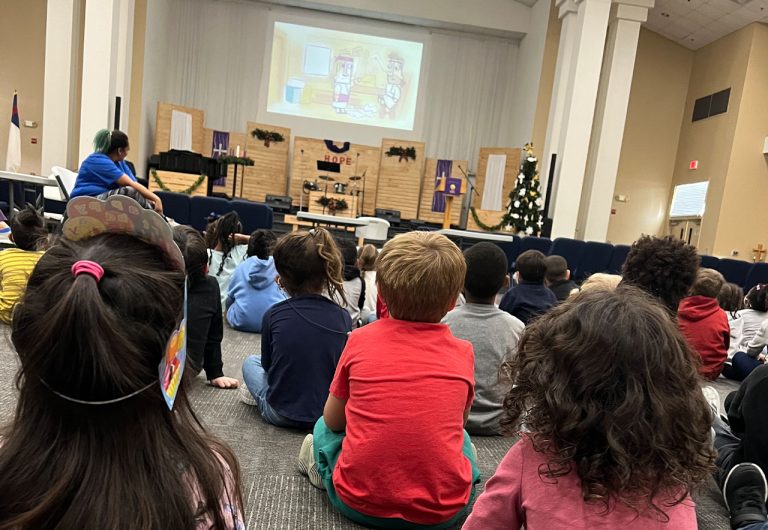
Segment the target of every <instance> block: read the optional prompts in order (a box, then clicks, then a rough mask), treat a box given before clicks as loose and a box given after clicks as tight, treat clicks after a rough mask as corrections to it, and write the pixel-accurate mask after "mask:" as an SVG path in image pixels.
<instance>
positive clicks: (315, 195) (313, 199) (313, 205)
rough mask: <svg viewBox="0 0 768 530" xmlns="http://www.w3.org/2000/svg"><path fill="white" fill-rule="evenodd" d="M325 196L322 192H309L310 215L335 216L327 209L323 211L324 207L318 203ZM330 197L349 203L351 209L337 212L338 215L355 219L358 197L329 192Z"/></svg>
mask: <svg viewBox="0 0 768 530" xmlns="http://www.w3.org/2000/svg"><path fill="white" fill-rule="evenodd" d="M329 189H330V186H329ZM324 196H325V193H323V192H322V191H310V192H309V212H310V213H324V214H327V215H333V213H332V212H329V211H328V210H327V209H326V210H323V206H322V205H321V204H319V203H318V202H317V199H319V198H320V197H324ZM305 197H306V196H305ZM328 197H330V198H333V199H344V200H345V201H347V205H348V206H349V208H348V209H346V210H344V211H341V212H336V215H340V216H342V217H355V212H356V211H357V197H355V196H354V195H342V194H340V193H331V192H330V191H329V192H328Z"/></svg>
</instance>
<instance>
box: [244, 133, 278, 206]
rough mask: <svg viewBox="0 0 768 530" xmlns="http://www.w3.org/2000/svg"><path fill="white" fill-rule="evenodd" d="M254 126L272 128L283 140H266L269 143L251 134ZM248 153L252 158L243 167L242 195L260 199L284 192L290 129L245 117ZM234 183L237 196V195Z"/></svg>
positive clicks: (250, 198)
mask: <svg viewBox="0 0 768 530" xmlns="http://www.w3.org/2000/svg"><path fill="white" fill-rule="evenodd" d="M254 129H264V130H266V131H274V132H278V133H280V134H282V135H283V137H284V138H285V141H284V142H270V144H269V147H267V146H265V145H264V141H263V140H259V139H258V138H254V137H253V136H251V131H253V130H254ZM245 135H246V137H247V142H246V143H245V145H246V146H247V152H248V157H249V158H252V159H253V163H254V165H253V166H250V167H247V168H245V181H244V182H243V194H242V196H243V198H245V199H248V200H251V201H258V202H264V200H265V198H266V196H267V195H285V188H286V186H287V184H288V147H289V146H290V145H291V130H290V129H288V128H286V127H276V126H274V125H266V124H263V123H254V122H251V121H249V122H248V123H247V127H246V133H245ZM239 191H240V186H239V185H238V196H239V195H240V193H239Z"/></svg>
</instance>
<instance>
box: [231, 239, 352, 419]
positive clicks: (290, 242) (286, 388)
mask: <svg viewBox="0 0 768 530" xmlns="http://www.w3.org/2000/svg"><path fill="white" fill-rule="evenodd" d="M273 257H274V259H275V267H276V268H277V274H278V277H277V278H278V282H279V285H280V287H281V288H282V289H283V290H285V292H287V293H288V295H289V296H290V298H288V299H287V300H284V301H282V302H279V303H277V304H275V305H273V306H272V307H271V308H270V309H268V310H267V312H266V313H264V319H263V320H262V324H261V357H257V356H255V355H251V356H250V357H248V358H247V359H246V360H245V362H244V363H243V379H244V380H245V385H243V390H242V391H241V393H240V398H241V400H242V401H243V402H244V403H247V404H249V405H255V406H256V407H258V409H259V411H260V412H261V417H262V419H263V420H264V421H266V422H267V423H271V424H272V425H277V426H278V427H294V428H299V429H304V428H312V426H313V425H314V423H315V421H317V418H319V417H320V416H321V415H322V414H323V405H324V404H325V400H326V398H327V397H328V387H329V386H330V384H331V380H332V379H333V373H334V371H335V370H336V363H338V361H339V357H340V356H341V351H342V350H343V349H344V345H345V344H346V343H347V335H348V334H349V331H350V330H351V329H352V321H351V319H350V318H349V313H347V312H346V311H345V310H344V308H343V307H340V306H339V305H338V304H337V303H336V302H334V301H333V300H332V299H331V298H334V297H336V296H339V297H340V298H341V299H342V300H344V287H343V285H342V270H343V265H342V262H341V255H340V254H339V249H338V248H336V243H334V241H333V236H331V234H329V233H328V231H327V230H325V229H323V228H317V229H314V230H312V231H310V232H292V233H290V234H288V235H286V236H285V237H283V238H282V239H281V240H280V241H279V242H278V243H277V246H276V247H275V252H274V256H273ZM324 293H328V295H329V296H330V297H331V298H328V297H326V296H323V294H324Z"/></svg>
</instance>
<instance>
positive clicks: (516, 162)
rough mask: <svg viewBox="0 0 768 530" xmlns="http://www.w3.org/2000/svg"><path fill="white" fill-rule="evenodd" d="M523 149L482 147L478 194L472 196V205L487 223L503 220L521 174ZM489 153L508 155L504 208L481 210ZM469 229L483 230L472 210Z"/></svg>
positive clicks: (477, 185) (478, 170)
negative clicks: (510, 196)
mask: <svg viewBox="0 0 768 530" xmlns="http://www.w3.org/2000/svg"><path fill="white" fill-rule="evenodd" d="M521 152H522V151H521V149H520V148H519V147H482V148H480V156H479V159H478V163H477V176H476V177H475V186H476V187H477V195H473V196H472V200H471V202H470V205H471V206H474V207H475V209H476V210H475V211H476V212H477V216H478V217H479V218H480V220H481V221H482V222H483V223H484V224H486V225H495V224H498V223H499V221H500V220H501V216H502V215H504V212H506V208H507V203H508V202H509V194H510V193H511V192H512V190H513V189H515V185H516V184H517V175H519V174H520V154H521ZM489 155H507V164H506V166H505V168H504V186H503V187H502V192H501V207H502V210H499V211H493V210H481V209H480V204H481V203H482V201H483V189H484V185H485V170H486V168H487V167H488V156H489ZM467 230H482V229H481V228H480V227H479V226H477V223H475V220H474V219H473V218H472V212H469V215H467Z"/></svg>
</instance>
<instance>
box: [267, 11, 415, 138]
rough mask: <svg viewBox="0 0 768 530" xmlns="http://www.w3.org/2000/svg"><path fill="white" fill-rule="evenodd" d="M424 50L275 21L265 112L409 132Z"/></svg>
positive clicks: (412, 44) (411, 44) (408, 43)
mask: <svg viewBox="0 0 768 530" xmlns="http://www.w3.org/2000/svg"><path fill="white" fill-rule="evenodd" d="M422 48H423V44H422V43H420V42H413V41H406V40H398V39H389V38H385V37H376V36H373V35H363V34H360V33H347V32H344V31H335V30H330V29H323V28H315V27H310V26H300V25H297V24H288V23H285V22H275V28H274V35H273V38H272V61H271V63H270V71H269V98H268V101H267V111H268V112H275V113H278V114H290V115H293V116H302V117H306V118H319V119H324V120H333V121H339V122H344V123H353V124H357V125H371V126H375V127H387V128H390V129H403V130H407V131H410V130H413V125H414V115H415V113H416V97H417V94H418V90H419V73H420V71H421V54H422Z"/></svg>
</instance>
